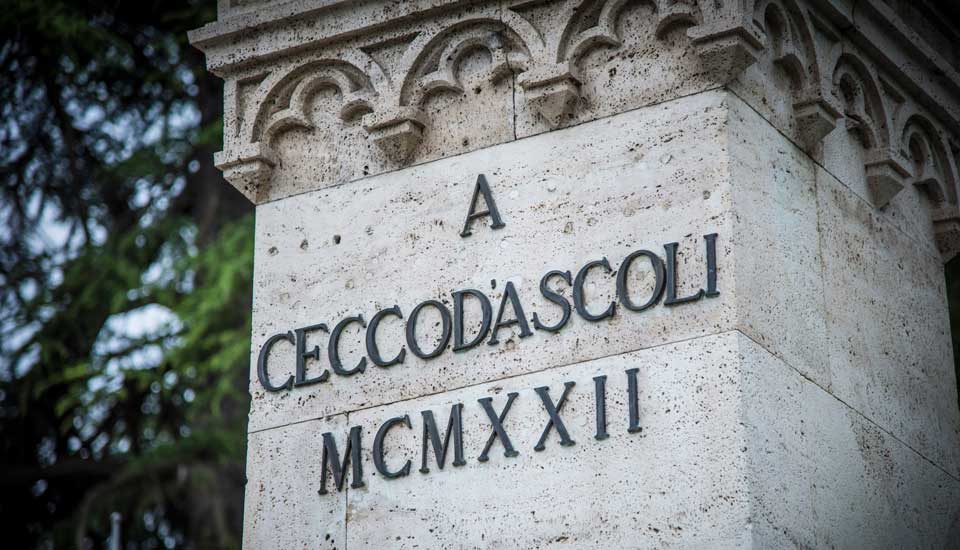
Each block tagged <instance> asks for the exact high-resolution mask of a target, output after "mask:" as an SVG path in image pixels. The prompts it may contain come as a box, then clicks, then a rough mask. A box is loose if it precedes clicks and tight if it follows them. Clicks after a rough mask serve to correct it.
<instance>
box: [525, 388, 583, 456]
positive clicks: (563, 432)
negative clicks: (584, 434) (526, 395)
mask: <svg viewBox="0 0 960 550" xmlns="http://www.w3.org/2000/svg"><path fill="white" fill-rule="evenodd" d="M573 386H574V383H573V382H564V383H563V393H562V394H561V395H560V400H559V401H557V404H556V405H554V404H553V401H552V400H551V399H550V388H549V387H547V386H541V387H539V388H534V389H533V391H535V392H537V395H539V396H540V401H542V402H543V408H544V409H546V411H547V415H548V416H550V420H548V421H547V425H546V427H544V428H543V433H542V434H540V440H539V441H537V444H536V445H534V446H533V450H534V451H542V450H544V449H546V448H547V447H546V445H544V443H546V441H547V436H548V435H550V429H551V428H556V429H557V434H558V435H559V436H560V445H561V446H563V447H569V446H570V445H573V444H574V443H575V442H574V441H573V440H572V439H570V434H569V433H567V427H566V426H564V424H563V420H562V419H561V418H560V410H561V409H563V404H564V403H566V402H567V395H568V394H569V393H570V389H571V388H573Z"/></svg>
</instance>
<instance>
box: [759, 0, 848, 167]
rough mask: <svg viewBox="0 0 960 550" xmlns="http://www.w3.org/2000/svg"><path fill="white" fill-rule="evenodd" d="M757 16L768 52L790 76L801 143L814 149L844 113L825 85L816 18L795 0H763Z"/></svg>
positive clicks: (775, 63) (794, 111)
mask: <svg viewBox="0 0 960 550" xmlns="http://www.w3.org/2000/svg"><path fill="white" fill-rule="evenodd" d="M753 20H754V23H755V24H756V25H757V26H758V27H759V28H760V29H761V30H762V31H763V32H764V35H765V37H766V39H767V55H769V56H770V58H771V60H772V62H773V64H774V65H775V66H777V67H779V68H780V69H781V70H783V71H784V73H785V74H786V75H787V77H788V78H789V80H790V85H791V90H792V93H793V116H794V118H795V120H796V124H797V132H798V134H799V138H800V141H801V143H802V144H803V145H805V146H806V147H807V148H808V149H812V148H814V147H816V145H817V144H819V143H820V142H821V141H822V140H823V138H824V137H825V136H826V135H827V134H829V133H830V132H832V131H833V129H834V128H835V127H836V124H837V119H839V118H840V116H841V113H840V111H839V106H838V105H837V103H836V102H835V101H833V100H832V98H831V96H830V94H829V93H827V91H826V90H825V89H824V86H823V79H822V76H821V74H820V66H819V63H818V56H817V51H816V45H815V43H814V39H813V30H812V29H813V27H812V22H811V21H810V18H809V16H808V15H807V14H806V12H804V10H803V9H801V8H800V6H799V5H798V4H797V3H796V1H795V0H760V1H758V2H757V3H756V4H755V5H754V10H753Z"/></svg>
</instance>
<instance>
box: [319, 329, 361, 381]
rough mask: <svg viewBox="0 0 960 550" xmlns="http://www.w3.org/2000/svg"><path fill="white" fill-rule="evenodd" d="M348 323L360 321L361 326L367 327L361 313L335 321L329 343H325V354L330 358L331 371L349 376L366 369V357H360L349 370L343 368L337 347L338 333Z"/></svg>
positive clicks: (338, 342)
mask: <svg viewBox="0 0 960 550" xmlns="http://www.w3.org/2000/svg"><path fill="white" fill-rule="evenodd" d="M350 323H360V326H361V327H363V328H367V323H366V322H365V321H364V320H363V316H362V315H356V316H354V317H347V318H346V319H343V320H342V321H340V322H339V323H337V326H335V327H333V332H332V333H331V334H330V343H329V344H328V345H327V355H328V356H329V358H330V366H331V367H332V368H333V372H335V373H337V374H339V375H341V376H351V375H354V374H357V373H358V372H363V371H365V370H367V358H366V357H361V358H360V361H359V362H358V363H357V366H355V367H353V368H352V369H349V370H348V369H345V368H343V363H342V362H340V350H339V349H337V348H338V345H339V344H340V334H342V333H343V329H345V328H347V325H349V324H350Z"/></svg>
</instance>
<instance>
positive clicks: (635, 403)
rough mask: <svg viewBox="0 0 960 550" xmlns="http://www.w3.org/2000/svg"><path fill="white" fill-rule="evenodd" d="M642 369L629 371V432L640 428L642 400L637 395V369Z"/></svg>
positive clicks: (637, 430)
mask: <svg viewBox="0 0 960 550" xmlns="http://www.w3.org/2000/svg"><path fill="white" fill-rule="evenodd" d="M639 370H640V369H630V370H628V371H626V372H627V402H628V403H629V404H630V426H629V427H628V428H627V432H628V433H632V434H634V433H637V432H639V431H641V430H642V428H640V402H639V396H638V395H637V371H639Z"/></svg>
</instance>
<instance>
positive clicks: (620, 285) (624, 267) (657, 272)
mask: <svg viewBox="0 0 960 550" xmlns="http://www.w3.org/2000/svg"><path fill="white" fill-rule="evenodd" d="M640 256H646V257H647V259H649V260H650V266H651V267H653V278H654V283H653V295H651V296H650V299H649V300H647V301H646V302H645V303H644V304H642V305H639V306H638V305H636V304H634V303H633V302H632V301H631V300H630V291H629V289H628V288H627V275H628V273H629V272H630V265H631V264H633V261H634V260H636V259H637V258H639V257H640ZM664 271H665V270H664V267H663V260H661V259H660V257H659V256H657V255H656V254H654V253H653V252H650V251H649V250H637V251H636V252H634V253H632V254H630V255H629V256H627V257H626V258H624V260H623V263H621V264H620V269H619V270H617V294H618V295H619V296H620V303H621V304H623V307H625V308H627V309H629V310H630V311H643V310H645V309H647V308H648V307H651V306H653V305H656V303H657V302H659V301H660V296H661V295H663V286H664V279H665V277H666V276H665V274H664Z"/></svg>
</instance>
